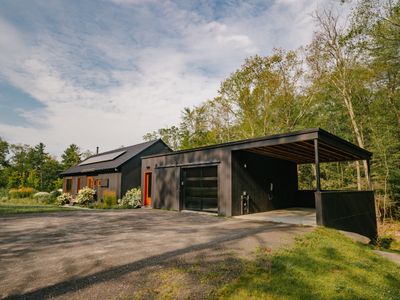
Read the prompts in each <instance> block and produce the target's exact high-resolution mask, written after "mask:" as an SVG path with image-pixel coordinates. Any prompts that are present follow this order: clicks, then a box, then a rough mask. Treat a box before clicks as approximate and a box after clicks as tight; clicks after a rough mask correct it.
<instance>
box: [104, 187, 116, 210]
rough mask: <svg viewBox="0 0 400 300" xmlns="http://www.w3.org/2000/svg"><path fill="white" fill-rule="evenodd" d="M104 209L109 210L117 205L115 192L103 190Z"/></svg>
mask: <svg viewBox="0 0 400 300" xmlns="http://www.w3.org/2000/svg"><path fill="white" fill-rule="evenodd" d="M103 202H104V206H103V207H104V208H111V207H113V206H115V205H117V193H115V191H110V190H105V191H104V192H103Z"/></svg>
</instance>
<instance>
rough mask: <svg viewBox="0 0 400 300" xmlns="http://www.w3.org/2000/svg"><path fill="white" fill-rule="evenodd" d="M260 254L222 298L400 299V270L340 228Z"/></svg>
mask: <svg viewBox="0 0 400 300" xmlns="http://www.w3.org/2000/svg"><path fill="white" fill-rule="evenodd" d="M258 252H259V253H258V255H257V258H256V259H255V260H252V261H250V262H249V263H248V264H246V267H245V269H244V271H243V273H242V274H241V276H239V278H237V279H236V280H234V281H232V282H230V283H228V284H227V285H225V286H224V287H222V288H221V289H220V291H219V295H220V297H219V298H226V299H385V300H388V299H400V267H399V266H398V265H395V264H394V263H391V262H389V261H386V260H384V259H382V258H381V257H378V256H377V255H375V254H374V253H372V252H371V250H370V249H369V248H368V247H367V246H365V245H360V244H356V243H354V242H352V241H351V240H350V239H348V238H346V237H344V236H343V235H341V234H340V233H338V232H337V231H335V230H329V229H323V228H318V229H317V230H316V231H314V232H312V233H310V234H307V235H305V236H303V237H302V238H300V239H298V240H297V242H296V244H295V245H294V247H292V248H289V249H283V250H281V251H279V252H278V253H275V254H269V253H267V252H266V251H263V250H262V249H260V250H259V251H258Z"/></svg>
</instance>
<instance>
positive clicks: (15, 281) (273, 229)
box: [0, 209, 311, 298]
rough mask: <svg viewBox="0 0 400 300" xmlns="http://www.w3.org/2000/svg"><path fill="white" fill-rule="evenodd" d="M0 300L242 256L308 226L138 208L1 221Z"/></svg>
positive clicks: (66, 290)
mask: <svg viewBox="0 0 400 300" xmlns="http://www.w3.org/2000/svg"><path fill="white" fill-rule="evenodd" d="M0 228H1V229H0V266H1V267H0V297H16V298H19V297H22V298H25V297H29V298H43V297H48V296H66V295H68V293H72V292H76V291H77V290H83V289H86V288H88V287H90V286H92V285H95V284H97V283H99V282H102V283H104V282H107V281H108V280H115V279H118V277H119V276H123V275H126V274H127V273H129V272H134V271H137V270H140V269H142V268H145V267H149V266H154V265H157V264H159V263H161V262H163V261H165V260H168V259H171V258H175V257H179V256H181V255H185V254H187V253H191V252H194V251H204V250H205V249H212V248H214V247H225V248H226V249H230V251H234V252H235V253H237V254H238V255H248V254H249V253H251V252H252V251H254V250H255V248H256V247H270V248H276V247H279V246H281V245H282V244H286V243H289V242H290V241H291V240H292V239H293V237H294V236H295V235H296V234H299V233H303V232H306V231H310V230H311V228H308V227H298V226H295V225H289V224H274V223H265V222H264V223H262V222H251V221H244V220H236V219H228V218H222V217H215V216H208V215H201V214H195V213H179V212H172V211H163V210H151V209H138V210H115V211H77V212H75V213H48V214H43V213H42V214H29V215H13V216H11V215H10V216H2V217H0Z"/></svg>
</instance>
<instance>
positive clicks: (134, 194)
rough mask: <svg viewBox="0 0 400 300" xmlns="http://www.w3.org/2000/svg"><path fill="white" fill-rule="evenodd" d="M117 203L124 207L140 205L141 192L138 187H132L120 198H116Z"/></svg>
mask: <svg viewBox="0 0 400 300" xmlns="http://www.w3.org/2000/svg"><path fill="white" fill-rule="evenodd" d="M118 205H119V206H121V207H126V208H139V207H141V206H142V192H141V190H140V188H133V189H131V190H129V191H127V192H126V194H125V196H124V197H122V199H120V200H118Z"/></svg>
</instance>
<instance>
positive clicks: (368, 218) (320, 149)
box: [141, 128, 377, 238]
mask: <svg viewBox="0 0 400 300" xmlns="http://www.w3.org/2000/svg"><path fill="white" fill-rule="evenodd" d="M371 156H372V153H371V152H368V151H367V150H364V149H362V148H360V147H358V146H356V145H354V144H352V143H350V142H348V141H346V140H344V139H342V138H339V137H338V136H335V135H333V134H331V133H329V132H327V131H324V130H322V129H319V128H316V129H307V130H301V131H296V132H291V133H286V134H278V135H271V136H266V137H262V138H254V139H248V140H241V141H235V142H229V143H224V144H218V145H212V146H207V147H201V148H196V149H189V150H183V151H175V152H169V153H162V154H155V155H149V156H143V157H142V184H141V186H142V187H143V193H142V194H143V202H144V203H145V204H146V205H151V206H152V207H153V208H164V209H172V210H178V211H179V210H199V211H208V212H215V213H218V214H219V215H225V216H237V215H240V214H243V213H256V212H264V211H269V210H275V209H283V208H290V207H309V208H315V209H316V218H317V220H316V222H317V224H318V225H323V226H327V227H333V228H337V229H343V230H348V231H353V232H357V233H360V234H363V235H366V236H368V237H371V238H375V237H376V234H377V226H376V213H375V204H374V193H373V191H372V190H371V180H370V175H369V174H368V182H369V190H367V191H337V190H335V191H332V190H330V191H327V190H323V189H322V188H321V183H320V163H325V162H338V161H358V160H366V161H367V162H368V165H369V161H370V159H371ZM308 163H312V164H315V167H316V189H315V190H312V191H303V190H299V189H298V172H297V165H299V164H308ZM244 206H245V207H244Z"/></svg>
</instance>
